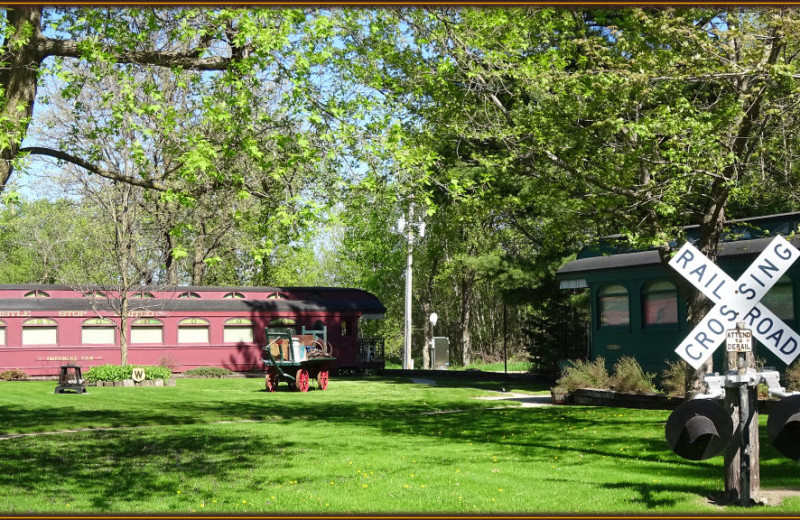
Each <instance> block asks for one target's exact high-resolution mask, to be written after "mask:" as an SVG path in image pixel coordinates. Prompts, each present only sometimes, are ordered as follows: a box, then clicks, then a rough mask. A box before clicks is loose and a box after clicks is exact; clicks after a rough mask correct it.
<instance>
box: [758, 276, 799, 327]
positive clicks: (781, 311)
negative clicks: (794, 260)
mask: <svg viewBox="0 0 800 520" xmlns="http://www.w3.org/2000/svg"><path fill="white" fill-rule="evenodd" d="M761 303H763V304H764V305H765V306H766V307H767V309H769V310H771V311H772V312H774V313H775V315H776V316H778V317H779V318H780V319H782V320H794V287H793V286H792V280H791V278H789V277H788V276H781V277H780V278H779V279H778V282H777V283H776V284H775V285H773V286H772V289H770V290H769V292H768V293H767V294H766V295H765V296H764V297H763V298H761Z"/></svg>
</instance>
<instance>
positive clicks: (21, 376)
mask: <svg viewBox="0 0 800 520" xmlns="http://www.w3.org/2000/svg"><path fill="white" fill-rule="evenodd" d="M0 379H2V380H3V381H24V380H26V379H28V374H26V373H25V372H23V371H22V370H20V369H18V368H14V369H11V370H5V371H3V372H0Z"/></svg>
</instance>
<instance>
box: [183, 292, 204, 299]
mask: <svg viewBox="0 0 800 520" xmlns="http://www.w3.org/2000/svg"><path fill="white" fill-rule="evenodd" d="M178 298H200V295H199V294H197V293H196V292H183V293H180V294H179V295H178Z"/></svg>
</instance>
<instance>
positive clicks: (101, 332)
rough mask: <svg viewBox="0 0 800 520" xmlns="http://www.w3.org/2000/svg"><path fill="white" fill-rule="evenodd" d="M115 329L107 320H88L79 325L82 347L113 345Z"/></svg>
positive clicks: (112, 323) (111, 322)
mask: <svg viewBox="0 0 800 520" xmlns="http://www.w3.org/2000/svg"><path fill="white" fill-rule="evenodd" d="M116 331H117V327H116V325H114V322H113V321H111V320H109V319H108V318H89V319H88V320H84V322H83V323H82V324H81V343H83V344H84V345H114V344H115V343H116Z"/></svg>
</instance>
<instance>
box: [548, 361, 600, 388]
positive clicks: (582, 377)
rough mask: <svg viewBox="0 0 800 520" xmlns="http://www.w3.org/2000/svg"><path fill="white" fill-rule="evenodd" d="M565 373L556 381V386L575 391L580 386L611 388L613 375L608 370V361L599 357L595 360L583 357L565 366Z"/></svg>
mask: <svg viewBox="0 0 800 520" xmlns="http://www.w3.org/2000/svg"><path fill="white" fill-rule="evenodd" d="M563 374H564V375H562V376H561V377H560V378H559V379H558V380H557V381H556V388H557V389H559V390H565V391H567V392H574V391H575V390H577V389H578V388H609V387H610V382H611V377H610V376H609V375H608V371H607V370H606V361H605V359H604V358H602V357H599V358H597V359H595V360H594V361H593V362H589V361H583V360H581V359H579V360H577V361H573V362H572V363H571V365H569V366H566V367H564V370H563Z"/></svg>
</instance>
